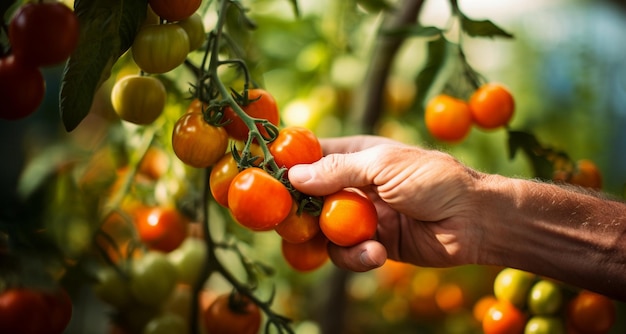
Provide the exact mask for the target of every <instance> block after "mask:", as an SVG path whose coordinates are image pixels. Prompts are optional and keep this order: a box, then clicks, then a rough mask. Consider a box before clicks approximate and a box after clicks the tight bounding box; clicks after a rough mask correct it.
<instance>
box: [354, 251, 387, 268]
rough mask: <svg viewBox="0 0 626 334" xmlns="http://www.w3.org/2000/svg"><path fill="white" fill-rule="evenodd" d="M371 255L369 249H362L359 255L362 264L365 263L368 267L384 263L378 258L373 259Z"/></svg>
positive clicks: (376, 266)
mask: <svg viewBox="0 0 626 334" xmlns="http://www.w3.org/2000/svg"><path fill="white" fill-rule="evenodd" d="M370 255H371V254H370V253H369V252H368V251H366V250H364V251H362V252H361V254H360V255H359V257H360V260H361V264H363V265H364V266H366V267H368V268H378V267H380V266H381V265H382V263H380V261H378V260H377V259H373V258H372V257H371V256H370Z"/></svg>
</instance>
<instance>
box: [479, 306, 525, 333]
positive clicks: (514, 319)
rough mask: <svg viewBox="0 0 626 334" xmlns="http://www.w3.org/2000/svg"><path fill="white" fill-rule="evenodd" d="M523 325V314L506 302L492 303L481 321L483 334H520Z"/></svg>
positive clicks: (522, 330)
mask: <svg viewBox="0 0 626 334" xmlns="http://www.w3.org/2000/svg"><path fill="white" fill-rule="evenodd" d="M525 325H526V318H525V316H524V313H522V311H520V310H519V309H518V308H517V307H515V306H514V305H513V304H511V302H509V301H507V300H498V301H497V302H496V303H494V304H493V305H492V306H491V307H490V308H489V309H488V310H487V314H485V318H484V319H483V331H484V333H485V334H521V333H523V332H524V326H525Z"/></svg>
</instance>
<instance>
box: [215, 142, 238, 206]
mask: <svg viewBox="0 0 626 334" xmlns="http://www.w3.org/2000/svg"><path fill="white" fill-rule="evenodd" d="M237 174H239V167H238V166H237V161H235V158H234V157H233V154H232V153H231V152H227V153H226V154H224V156H222V158H221V159H220V160H218V161H217V162H216V163H215V165H213V168H212V169H211V174H210V175H209V188H210V189H211V195H213V198H215V201H216V202H217V203H218V204H220V205H221V206H223V207H225V208H227V207H228V188H229V187H230V184H231V182H232V181H233V179H234V178H235V176H237Z"/></svg>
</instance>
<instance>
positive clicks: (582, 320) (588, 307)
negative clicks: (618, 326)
mask: <svg viewBox="0 0 626 334" xmlns="http://www.w3.org/2000/svg"><path fill="white" fill-rule="evenodd" d="M615 317H616V306H615V303H614V302H613V301H612V300H611V299H610V298H608V297H606V296H603V295H600V294H597V293H594V292H591V291H586V290H583V291H581V292H579V293H578V295H576V297H574V299H572V300H571V301H570V302H569V304H568V306H567V321H568V323H569V324H571V326H572V327H574V329H577V330H578V331H580V332H582V333H598V334H601V333H607V332H608V331H609V330H610V329H611V328H612V327H613V325H614V324H615Z"/></svg>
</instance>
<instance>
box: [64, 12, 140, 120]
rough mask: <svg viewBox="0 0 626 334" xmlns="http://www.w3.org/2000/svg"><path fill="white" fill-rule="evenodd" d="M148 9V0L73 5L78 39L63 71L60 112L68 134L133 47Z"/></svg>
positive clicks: (85, 113) (83, 116)
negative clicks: (121, 57) (77, 24)
mask: <svg viewBox="0 0 626 334" xmlns="http://www.w3.org/2000/svg"><path fill="white" fill-rule="evenodd" d="M147 5H148V2H147V0H137V1H134V0H115V1H108V0H93V1H92V0H77V1H76V2H75V5H74V7H75V13H76V15H77V17H78V20H79V22H80V27H81V29H80V38H79V44H78V47H77V49H76V50H75V51H74V53H73V54H72V55H71V57H70V59H69V60H68V62H67V65H66V67H65V71H64V74H63V81H62V85H61V93H60V108H59V109H60V113H61V118H62V121H63V124H64V125H65V129H66V130H67V131H72V130H74V129H75V128H76V127H77V126H78V124H80V122H81V121H82V120H83V119H84V118H85V117H86V116H87V114H88V113H89V108H90V107H91V104H92V102H93V97H94V94H95V93H96V91H97V90H98V88H99V87H100V86H101V85H102V83H103V82H104V81H105V80H106V79H108V78H109V76H110V71H111V68H112V67H113V65H114V64H115V62H116V61H117V60H118V59H119V57H120V56H122V55H123V54H124V52H126V51H127V50H128V49H129V48H130V46H131V45H132V44H133V40H134V38H135V34H136V33H137V30H138V29H139V27H140V25H141V22H143V19H144V18H145V16H146V10H147Z"/></svg>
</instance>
